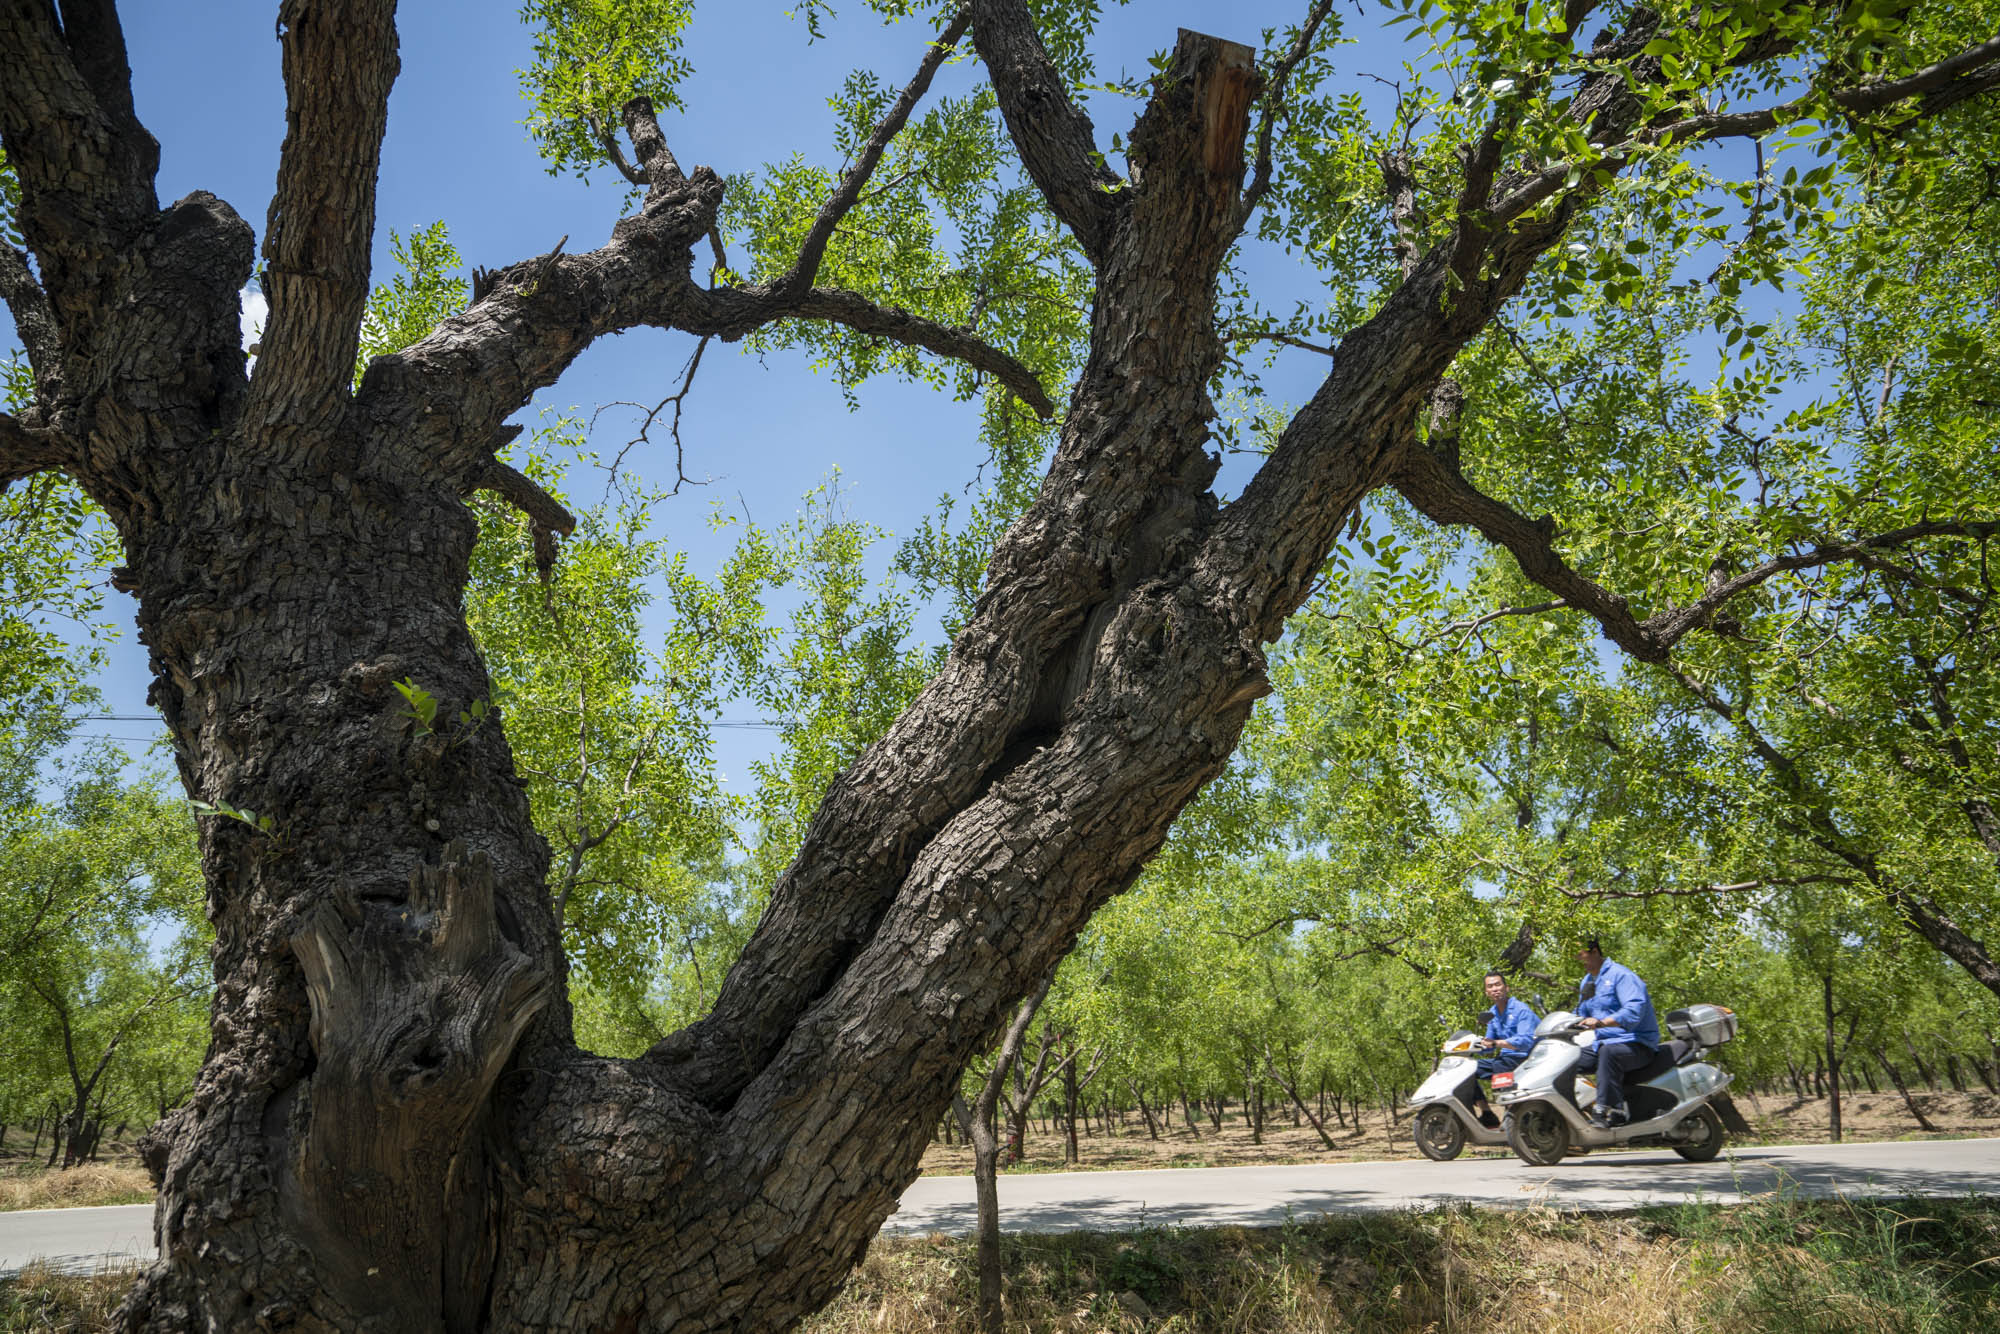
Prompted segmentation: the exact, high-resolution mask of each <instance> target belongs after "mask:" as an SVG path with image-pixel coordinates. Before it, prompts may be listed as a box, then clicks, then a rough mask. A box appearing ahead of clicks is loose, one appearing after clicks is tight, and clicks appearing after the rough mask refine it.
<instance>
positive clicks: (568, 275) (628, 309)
mask: <svg viewBox="0 0 2000 1334" xmlns="http://www.w3.org/2000/svg"><path fill="white" fill-rule="evenodd" d="M656 161H657V157H656ZM721 201H722V182H721V180H720V179H719V178H718V177H717V176H716V175H715V173H714V172H713V171H711V170H709V169H708V168H707V167H697V168H695V170H694V172H693V174H692V175H690V176H687V177H685V178H683V179H682V180H680V181H678V182H676V183H674V184H672V185H670V186H667V187H664V188H663V187H662V186H661V185H660V184H659V183H658V182H657V181H656V182H655V183H654V186H653V187H652V189H651V191H649V197H648V200H647V203H646V205H645V207H644V208H643V209H642V210H640V211H639V212H638V213H636V214H633V215H632V216H629V217H626V218H624V219H622V220H620V222H619V223H618V224H617V227H616V228H615V229H614V231H613V234H612V239H611V241H610V242H609V243H608V244H607V245H604V246H602V247H600V248H599V249H597V250H593V251H589V252H586V253H584V254H580V255H569V254H561V253H555V254H551V255H546V256H542V257H539V258H537V259H533V260H528V261H526V262H523V263H520V264H515V265H512V266H510V267H508V268H505V269H501V270H498V271H494V272H490V273H487V274H486V275H485V276H484V278H483V280H482V281H481V282H480V283H479V284H478V285H477V291H476V299H475V300H474V302H473V304H472V305H471V306H470V307H469V308H467V309H466V310H464V311H462V312H460V313H459V314H457V315H454V316H452V317H450V318H449V319H446V320H444V321H443V322H441V323H440V324H439V325H438V327H437V328H436V329H435V330H434V331H433V332H432V333H431V334H430V335H428V336H427V337H425V338H424V339H422V340H420V341H419V342H417V343H415V344H413V345H411V346H410V347H407V348H404V349H403V350H402V351H400V352H398V353H396V354H395V355H393V356H387V357H378V358H376V359H375V360H374V361H373V362H371V363H370V365H369V368H368V371H367V374H366V375H365V376H364V377H363V380H362V385H361V391H360V398H361V400H362V403H363V405H364V406H365V408H366V411H367V415H368V418H369V420H370V421H371V422H372V423H374V424H375V426H374V439H375V442H376V445H377V447H379V448H381V449H384V450H402V451H408V452H411V453H414V454H416V455H419V456H421V457H422V458H424V459H425V460H426V461H427V463H428V466H430V467H433V468H439V467H442V468H444V469H445V470H447V471H448V472H451V473H453V474H455V475H457V476H459V477H460V478H462V479H464V480H463V481H462V482H461V484H462V485H467V486H471V485H477V484H478V479H479V478H480V476H481V475H482V474H483V473H484V472H485V468H486V461H487V459H488V458H489V457H490V456H491V448H490V446H491V441H492V439H493V434H494V432H496V431H497V430H499V429H500V425H501V423H502V422H504V421H505V420H506V419H507V418H508V417H509V416H511V415H513V413H514V412H516V411H518V410H519V409H520V407H521V406H522V405H523V404H525V403H526V402H527V401H528V399H529V397H530V396H532V395H533V393H534V392H535V390H537V389H539V388H542V387H543V386H545V385H548V384H552V383H554V381H555V380H556V378H557V377H558V376H560V375H561V374H562V372H563V371H564V370H565V369H566V368H567V367H568V366H569V365H570V363H571V362H572V361H574V360H575V359H576V357H577V356H578V355H579V354H580V353H581V352H582V351H583V349H584V348H586V347H588V346H590V344H591V343H592V342H594V341H595V340H596V339H597V338H599V337H601V336H602V335H604V334H607V333H616V332H619V331H621V330H624V329H630V328H635V327H639V326H651V327H655V328H664V329H679V330H683V331H685V332H688V333H693V334H696V335H701V336H713V337H718V338H722V339H724V340H731V339H736V338H741V337H743V336H744V335H746V334H748V333H751V332H753V331H754V330H756V329H758V328H761V327H762V326H764V325H766V324H770V323H772V322H773V321H776V320H781V319H825V320H831V321H833V322H835V323H839V324H844V325H847V326H848V327H850V328H853V329H855V330H857V331H858V332H861V333H865V334H869V335H872V336H875V337H882V338H889V339H892V340H895V341H898V342H902V343H905V344H908V345H910V346H914V347H921V348H924V349H926V350H928V351H931V352H935V353H937V354H939V355H941V356H946V357H952V358H954V359H957V360H961V361H964V362H966V363H967V364H968V365H971V366H972V367H974V368H975V369H977V370H981V371H984V372H986V373H988V374H991V375H993V376H994V377H995V378H996V379H998V380H999V381H1000V382H1001V383H1002V384H1004V385H1006V386H1007V387H1008V388H1009V389H1011V390H1012V391H1013V392H1014V393H1015V394H1017V395H1019V396H1020V397H1021V399H1022V400H1023V401H1024V402H1026V403H1028V404H1029V405H1030V406H1031V407H1032V408H1034V410H1035V411H1036V412H1038V413H1041V414H1042V415H1043V416H1050V415H1053V413H1054V411H1055V405H1054V403H1053V402H1052V401H1051V400H1050V398H1049V396H1048V394H1047V393H1046V392H1045V391H1044V390H1043V389H1042V387H1041V384H1040V382H1039V381H1038V380H1037V379H1036V377H1035V375H1034V373H1033V372H1032V371H1030V370H1028V368H1027V367H1025V366H1023V365H1022V364H1021V363H1020V362H1018V361H1016V360H1015V359H1014V358H1012V357H1010V356H1008V355H1007V354H1006V353H1004V352H1002V351H1000V350H999V349H998V348H995V347H993V346H992V345H991V344H989V343H987V342H985V341H984V340H983V339H981V338H979V337H977V336H976V335H974V334H972V333H971V332H969V331H967V330H964V329H953V328H948V327H946V326H943V325H940V324H937V323H936V322H934V321H931V320H926V319H924V318H922V317H921V316H917V315H913V314H910V313H909V312H907V311H902V310H897V309H894V308H890V307H884V306H878V305H876V304H875V303H873V302H871V301H869V300H867V299H866V298H864V297H861V296H859V295H857V294H854V293H851V292H842V291H836V290H832V289H828V288H823V287H815V288H811V289H808V290H807V291H805V292H802V293H797V294H792V295H787V294H783V293H780V292H777V291H775V290H773V289H772V288H771V287H770V286H768V285H757V286H752V287H723V288H701V287H697V286H696V285H695V284H694V282H693V280H692V278H691V274H690V270H691V269H692V267H693V254H692V251H693V247H694V246H695V245H697V244H699V243H701V242H702V241H703V240H704V239H709V238H711V233H712V232H713V230H714V227H715V216H716V210H717V208H718V207H719V206H720V204H721Z"/></svg>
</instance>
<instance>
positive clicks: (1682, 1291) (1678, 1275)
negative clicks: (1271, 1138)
mask: <svg viewBox="0 0 2000 1334" xmlns="http://www.w3.org/2000/svg"><path fill="white" fill-rule="evenodd" d="M973 1251H974V1243H973V1241H972V1240H971V1239H970V1238H967V1239H962V1240H961V1239H951V1238H943V1237H930V1238H922V1239H907V1240H895V1239H884V1240H881V1241H878V1242H876V1243H875V1245H874V1246H873V1247H872V1248H871V1249H870V1250H869V1253H868V1258H867V1260H866V1261H865V1262H864V1263H863V1264H862V1266H861V1268H860V1269H859V1270H858V1271H856V1273H855V1274H854V1276H853V1278H851V1279H850V1280H849V1282H848V1284H847V1286H846V1288H845V1289H844V1290H843V1292H842V1293H841V1295H840V1296H839V1298H837V1299H836V1300H835V1301H834V1302H833V1303H832V1305H830V1306H828V1307H827V1308H826V1309H825V1310H824V1311H822V1312H820V1313H819V1314H818V1315H817V1316H815V1317H813V1318H812V1319H811V1320H809V1321H807V1322H806V1324H805V1325H804V1326H803V1329H804V1330H805V1331H806V1334H864V1332H865V1334H955V1332H956V1331H967V1332H968V1334H969V1331H971V1330H973V1329H974V1328H975V1327H976V1324H975V1317H974V1314H973V1312H974V1305H975V1304H974V1301H973V1296H974V1288H975V1285H976V1266H975V1264H974V1256H973ZM1001 1252H1002V1259H1003V1262H1004V1264H1005V1266H1006V1274H1007V1294H1008V1295H1007V1321H1006V1327H1007V1328H1008V1329H1009V1330H1020V1331H1049V1332H1050V1334H1056V1332H1058V1331H1061V1332H1063V1334H1072V1332H1073V1334H1095V1332H1096V1331H1106V1332H1107V1334H1108V1332H1109V1331H1137V1330H1148V1331H1155V1330H1156V1331H1161V1332H1162V1334H1168V1332H1170V1331H1230V1332H1231V1334H1307V1332H1308V1331H1356V1332H1357V1334H1378V1332H1379V1334H1419V1331H1438V1332H1442V1331H1456V1330H1465V1331H1473V1330H1497V1329H1503V1328H1505V1329H1550V1330H1586V1329H1593V1330H1594V1329H1617V1330H1629V1331H1654V1330H1659V1331H1665V1330H1676V1331H1693V1330H1717V1331H1721V1330H1727V1331H1732V1334H1735V1332H1738V1331H1743V1332H1757V1331H1771V1332H1772V1334H1778V1332H1780V1331H1783V1334H1792V1332H1793V1331H1805V1332H1806V1334H1835V1332H1836V1331H1839V1332H1841V1334H1846V1332H1847V1331H1861V1330H1865V1331H1870V1332H1871V1334H1956V1332H1957V1331H1973V1330H1989V1329H1993V1328H1996V1327H2000V1206H1996V1205H1995V1204H1994V1203H1993V1202H1992V1201H1986V1200H1906V1201H1879V1202H1857V1201H1838V1200H1835V1201H1816V1200H1802V1199H1794V1198H1780V1199H1777V1200H1773V1201H1769V1202H1766V1203H1762V1204H1756V1205H1749V1206H1743V1207H1738V1208H1727V1209H1725V1208H1719V1207H1715V1206H1708V1205H1689V1206H1683V1207H1679V1208H1671V1209H1651V1210H1643V1211H1640V1212H1637V1213H1632V1214H1620V1215H1607V1214H1575V1213H1560V1212H1556V1211H1553V1210H1545V1209H1531V1210H1525V1211H1509V1212H1500V1211H1492V1212H1480V1213H1475V1212H1472V1211H1468V1210H1463V1209H1455V1210H1442V1211H1428V1212H1421V1213H1394V1214H1369V1215H1355V1216H1349V1217H1331V1218H1321V1219H1316V1220H1312V1221H1306V1220H1300V1221H1298V1222H1295V1223H1293V1224H1290V1225H1288V1226H1285V1227H1278V1228H1219V1229H1210V1230H1191V1229H1172V1228H1155V1229H1149V1230H1146V1231H1142V1232H1134V1233H1068V1234H1061V1235H1046V1236H1010V1237H1007V1238H1005V1240H1004V1241H1003V1243H1002V1247H1001ZM130 1282H131V1274H130V1273H129V1272H112V1273H106V1274H102V1275H97V1276H94V1277H65V1276H62V1275H56V1274H52V1273H50V1272H48V1271H47V1270H43V1269H34V1270H29V1271H27V1272H25V1273H23V1274H21V1275H20V1276H19V1277H17V1278H15V1279H14V1280H11V1281H0V1331H6V1334H14V1331H23V1332H24V1334H25V1332H26V1331H36V1332H37V1334H40V1332H42V1331H49V1332H51V1334H56V1332H60V1334H95V1331H99V1330H104V1329H107V1328H108V1324H107V1321H108V1319H109V1315H110V1313H111V1311H112V1310H113V1309H114V1308H115V1307H116V1305H117V1301H118V1298H119V1297H120V1296H121V1295H122V1294H123V1292H124V1290H125V1288H126V1287H127V1286H129V1284H130Z"/></svg>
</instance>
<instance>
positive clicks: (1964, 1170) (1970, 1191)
mask: <svg viewBox="0 0 2000 1334" xmlns="http://www.w3.org/2000/svg"><path fill="white" fill-rule="evenodd" d="M1781 1183H1783V1184H1785V1185H1786V1186H1788V1187H1789V1188H1791V1189H1796V1190H1797V1191H1799V1192H1800V1193H1802V1194H1806V1195H1816V1196H1824V1195H1836V1194H1849V1195H1888V1196H1896V1195H1994V1196H2000V1139H1978V1140H1932V1141H1927V1142H1923V1143H1908V1144H1843V1145H1816V1146H1809V1147H1804V1148H1763V1147H1758V1146H1750V1147H1746V1148H1744V1149H1742V1150H1739V1151H1737V1152H1735V1153H1732V1154H1725V1155H1724V1156H1723V1157H1722V1158H1720V1159H1717V1160H1716V1161H1715V1162H1713V1163H1706V1164H1702V1165H1699V1166H1697V1165H1695V1164H1692V1163H1686V1162H1682V1161H1681V1160H1680V1159H1679V1158H1677V1157H1675V1156H1674V1155H1673V1154H1671V1153H1656V1152H1651V1151H1647V1152H1639V1153H1594V1154H1591V1155H1589V1156H1588V1157H1585V1158H1573V1159H1570V1160H1568V1161H1566V1162H1564V1163H1563V1164H1562V1166H1560V1167H1553V1168H1551V1167H1529V1166H1528V1165H1526V1164H1525V1163H1522V1162H1520V1161H1518V1160H1516V1159H1514V1158H1511V1157H1509V1158H1467V1159H1461V1160H1459V1161H1458V1162H1455V1163H1432V1162H1407V1161H1405V1162H1394V1163H1324V1164H1293V1165H1287V1166H1280V1167H1217V1168H1179V1169H1173V1170H1167V1171H1158V1172H1048V1173H1033V1174H1026V1175H1021V1176H1004V1177H1002V1178H1001V1179H1000V1215H1001V1223H1002V1225H1003V1226H1005V1227H1006V1228H1007V1229H1008V1230H1010V1231H1018V1232H1066V1231H1072V1230H1075V1229H1078V1228H1100V1229H1106V1230H1111V1229H1120V1228H1134V1227H1142V1226H1147V1225H1152V1224H1174V1225H1177V1226H1182V1227H1216V1226H1221V1225H1224V1224H1240V1225H1244V1226H1250V1227H1262V1226H1272V1225H1275V1224H1278V1223H1282V1222H1284V1221H1285V1219H1286V1218H1287V1217H1288V1216H1289V1217H1293V1218H1312V1217H1316V1216H1317V1215H1319V1214H1322V1213H1345V1212H1352V1211H1356V1210H1365V1209H1401V1208H1423V1207H1426V1206H1436V1205H1442V1204H1456V1203H1461V1202H1469V1203H1473V1204H1479V1205H1484V1206H1487V1207H1497V1208H1526V1207H1529V1206H1533V1205H1549V1206H1552V1207H1555V1208H1562V1209H1631V1208H1635V1207H1637V1206H1639V1205H1644V1204H1670V1203H1678V1202H1680V1201H1684V1200H1706V1201H1709V1202H1711V1203H1718V1204H1730V1203H1735V1202H1738V1201H1741V1200H1744V1199H1748V1198H1753V1197H1755V1196H1758V1195H1764V1194H1768V1193H1769V1192H1771V1191H1774V1190H1776V1189H1778V1188H1779V1186H1780V1184H1781ZM972 1226H973V1200H972V1179H971V1178H970V1177H924V1178H922V1179H921V1180H919V1181H918V1182H917V1183H916V1184H915V1185H913V1186H911V1187H910V1189H909V1190H908V1191H907V1192H906V1193H905V1194H904V1196H903V1202H902V1207H901V1208H900V1209H899V1210H898V1211H897V1212H896V1213H895V1214H893V1215H891V1217H890V1219H889V1222H888V1224H887V1225H886V1226H885V1227H884V1229H883V1230H884V1231H885V1232H891V1233H929V1232H952V1233H965V1232H970V1231H971V1230H972ZM152 1227H153V1211H152V1207H151V1206H150V1205H137V1204H135V1205H114V1206H111V1207H107V1208H102V1209H40V1210H33V1211H28V1212H19V1213H0V1275H4V1274H7V1273H10V1272H12V1271H13V1270H15V1269H18V1268H20V1266H21V1265H23V1264H24V1263H26V1262H27V1261H28V1260H29V1259H30V1258H31V1257H35V1256H42V1257H46V1258H48V1259H49V1260H51V1261H52V1262H54V1263H56V1264H58V1265H61V1266H62V1267H64V1268H67V1269H71V1270H74V1271H79V1272H89V1271H92V1270H95V1269H98V1268H100V1267H103V1266H105V1265H108V1264H117V1263H125V1262H130V1261H133V1260H149V1259H151V1258H152V1256H153V1239H152Z"/></svg>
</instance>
